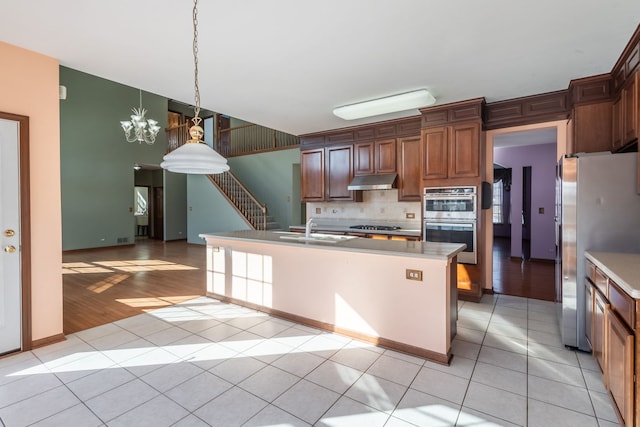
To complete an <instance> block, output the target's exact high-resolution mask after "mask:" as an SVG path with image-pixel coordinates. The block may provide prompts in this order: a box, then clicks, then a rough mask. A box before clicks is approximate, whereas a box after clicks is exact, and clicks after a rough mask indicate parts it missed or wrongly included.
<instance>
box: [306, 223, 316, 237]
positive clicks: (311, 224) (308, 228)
mask: <svg viewBox="0 0 640 427" xmlns="http://www.w3.org/2000/svg"><path fill="white" fill-rule="evenodd" d="M314 225H316V224H315V222H313V218H309V219H308V220H307V226H306V227H305V230H304V236H305V237H306V238H309V237H311V227H313V226H314Z"/></svg>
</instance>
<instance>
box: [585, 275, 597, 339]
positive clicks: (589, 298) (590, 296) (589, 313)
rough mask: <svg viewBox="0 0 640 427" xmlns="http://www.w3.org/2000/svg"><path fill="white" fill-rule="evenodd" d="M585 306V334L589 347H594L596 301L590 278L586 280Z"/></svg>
mask: <svg viewBox="0 0 640 427" xmlns="http://www.w3.org/2000/svg"><path fill="white" fill-rule="evenodd" d="M584 292H585V293H584V308H585V310H584V311H585V325H584V326H585V327H584V334H585V336H586V337H587V342H588V343H589V347H591V348H593V339H592V338H591V330H592V328H593V322H592V319H593V303H594V297H595V294H594V288H593V285H592V284H591V282H590V281H589V280H588V279H585V281H584Z"/></svg>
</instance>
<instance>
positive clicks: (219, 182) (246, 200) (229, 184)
mask: <svg viewBox="0 0 640 427" xmlns="http://www.w3.org/2000/svg"><path fill="white" fill-rule="evenodd" d="M207 177H208V178H209V180H210V181H211V182H212V183H213V184H214V185H215V186H216V187H217V188H218V189H219V190H220V192H221V193H222V194H223V195H224V197H225V198H226V199H227V200H228V201H229V203H231V204H232V205H233V206H234V207H235V209H236V211H238V212H239V213H240V214H241V215H242V217H243V218H244V220H245V221H246V222H247V224H249V225H250V226H251V227H252V228H253V229H254V230H266V229H267V206H266V205H264V204H262V203H260V202H259V201H258V200H257V199H256V198H255V197H254V196H253V194H251V192H249V190H247V189H246V187H245V186H244V185H242V183H241V182H240V181H239V180H238V178H236V177H235V176H234V175H233V174H232V173H231V172H229V171H226V172H223V173H219V174H216V175H207Z"/></svg>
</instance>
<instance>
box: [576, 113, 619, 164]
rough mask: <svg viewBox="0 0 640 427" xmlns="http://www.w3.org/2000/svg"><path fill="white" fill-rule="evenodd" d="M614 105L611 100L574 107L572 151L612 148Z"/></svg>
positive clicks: (584, 151)
mask: <svg viewBox="0 0 640 427" xmlns="http://www.w3.org/2000/svg"><path fill="white" fill-rule="evenodd" d="M611 117H612V106H611V103H610V102H599V103H597V104H588V105H576V106H575V107H573V126H574V130H573V141H572V142H573V144H572V145H573V151H572V153H597V152H599V151H610V150H611V141H610V138H611V134H612V130H611V127H612V124H613V119H612V118H611Z"/></svg>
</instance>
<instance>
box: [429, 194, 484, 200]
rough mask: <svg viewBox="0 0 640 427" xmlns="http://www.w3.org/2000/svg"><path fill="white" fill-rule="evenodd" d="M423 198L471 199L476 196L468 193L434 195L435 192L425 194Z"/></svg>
mask: <svg viewBox="0 0 640 427" xmlns="http://www.w3.org/2000/svg"><path fill="white" fill-rule="evenodd" d="M424 198H425V200H473V199H475V198H476V195H475V194H468V195H464V196H462V195H461V196H452V195H449V194H447V195H436V194H425V195H424Z"/></svg>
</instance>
